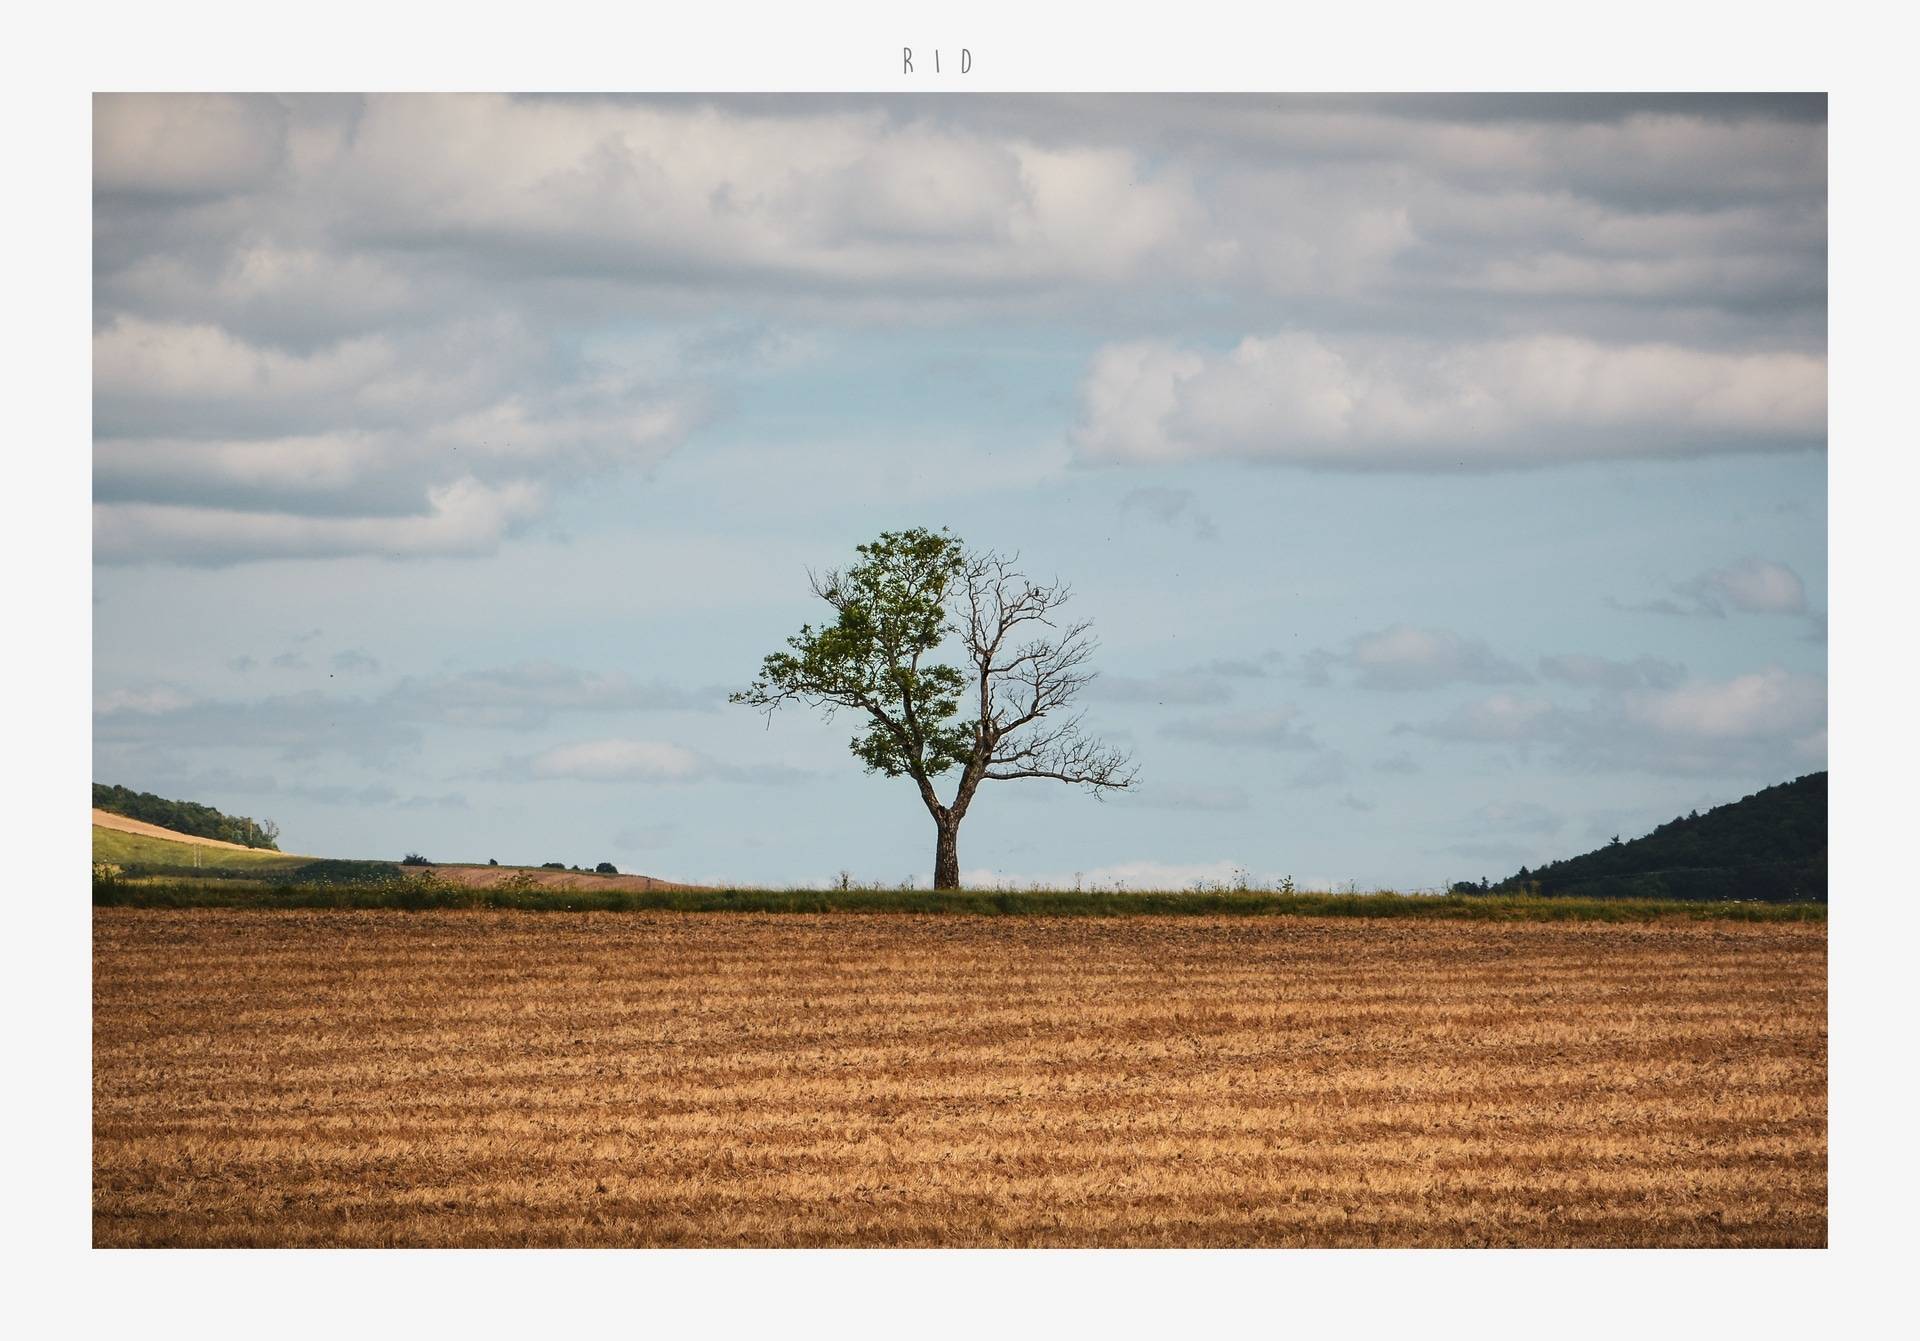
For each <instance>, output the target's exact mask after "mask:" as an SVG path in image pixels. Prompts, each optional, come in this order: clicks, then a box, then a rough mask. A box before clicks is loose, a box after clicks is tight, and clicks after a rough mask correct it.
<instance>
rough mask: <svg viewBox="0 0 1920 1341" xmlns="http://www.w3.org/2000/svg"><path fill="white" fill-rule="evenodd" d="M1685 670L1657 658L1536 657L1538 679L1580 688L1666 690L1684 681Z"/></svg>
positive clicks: (1673, 662)
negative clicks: (1556, 681)
mask: <svg viewBox="0 0 1920 1341" xmlns="http://www.w3.org/2000/svg"><path fill="white" fill-rule="evenodd" d="M1686 674H1687V668H1686V667H1685V666H1682V665H1681V664H1680V663H1679V662H1677V661H1664V660H1662V659H1660V658H1659V657H1646V656H1643V657H1637V658H1635V659H1634V660H1632V661H1614V660H1611V659H1609V658H1607V657H1601V656H1592V655H1590V654H1587V653H1581V652H1566V653H1561V654H1559V655H1555V656H1544V657H1541V658H1540V676H1541V678H1542V679H1545V680H1558V681H1559V682H1561V683H1562V684H1570V685H1578V686H1579V687H1581V688H1583V689H1637V688H1641V687H1643V686H1644V687H1646V688H1649V689H1670V688H1672V687H1673V686H1675V685H1677V684H1679V683H1680V682H1681V681H1682V680H1684V679H1685V678H1686Z"/></svg>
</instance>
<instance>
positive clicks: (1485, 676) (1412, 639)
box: [1301, 624, 1533, 690]
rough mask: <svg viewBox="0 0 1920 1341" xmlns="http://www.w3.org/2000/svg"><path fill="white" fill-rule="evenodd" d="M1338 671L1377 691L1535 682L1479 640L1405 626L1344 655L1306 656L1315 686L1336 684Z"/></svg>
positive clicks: (1305, 668)
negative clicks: (1332, 674) (1333, 681)
mask: <svg viewBox="0 0 1920 1341" xmlns="http://www.w3.org/2000/svg"><path fill="white" fill-rule="evenodd" d="M1335 669H1337V670H1340V671H1342V672H1343V673H1344V674H1345V676H1346V677H1347V678H1349V679H1350V680H1351V682H1352V683H1353V684H1354V685H1355V686H1356V687H1357V688H1360V689H1378V690H1414V689H1438V688H1440V687H1442V686H1444V685H1450V684H1512V683H1516V682H1523V681H1526V680H1530V679H1532V678H1533V677H1532V676H1530V675H1529V674H1528V673H1527V671H1526V670H1525V668H1524V667H1521V666H1519V665H1517V664H1515V663H1514V662H1511V661H1508V660H1507V659H1506V658H1504V657H1501V656H1499V655H1497V654H1496V653H1495V652H1494V651H1493V649H1492V648H1490V647H1488V646H1487V644H1486V643H1485V642H1484V641H1482V640H1480V639H1478V638H1468V637H1465V636H1464V635H1462V634H1458V633H1453V632H1450V631H1448V630H1446V629H1417V628H1410V627H1408V626H1407V625H1404V624H1396V625H1394V626H1392V627H1391V628H1384V629H1376V630H1374V631H1373V632H1371V633H1363V634H1360V635H1358V636H1357V637H1355V638H1352V639H1350V640H1349V641H1348V643H1347V645H1346V647H1345V648H1344V649H1342V650H1340V651H1337V652H1334V651H1327V650H1325V649H1322V650H1320V651H1316V652H1310V653H1308V654H1307V655H1306V656H1305V657H1304V658H1302V662H1301V671H1302V674H1303V676H1304V677H1305V679H1306V680H1307V682H1308V683H1310V684H1317V685H1326V684H1330V683H1332V676H1331V675H1330V673H1329V672H1330V671H1332V670H1335Z"/></svg>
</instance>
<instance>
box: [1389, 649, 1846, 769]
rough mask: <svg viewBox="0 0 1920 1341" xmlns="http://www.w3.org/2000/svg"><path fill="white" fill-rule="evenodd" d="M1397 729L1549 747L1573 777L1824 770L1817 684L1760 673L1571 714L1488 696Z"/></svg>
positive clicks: (1623, 695)
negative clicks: (1588, 772) (1577, 772)
mask: <svg viewBox="0 0 1920 1341" xmlns="http://www.w3.org/2000/svg"><path fill="white" fill-rule="evenodd" d="M1400 729H1401V730H1413V731H1417V732H1418V733H1420V734H1422V735H1427V736H1431V737H1434V738H1436V739H1441V740H1458V741H1477V742H1481V743H1485V744H1497V745H1516V746H1521V747H1528V746H1533V745H1544V746H1550V747H1552V748H1553V749H1554V750H1555V751H1556V757H1557V758H1558V760H1559V761H1560V762H1561V763H1562V764H1564V765H1566V766H1569V767H1572V768H1576V769H1583V770H1584V769H1603V770H1626V771H1644V772H1651V773H1666V774H1717V775H1727V776H1734V775H1739V776H1749V777H1776V778H1783V777H1789V776H1794V775H1797V774H1799V773H1803V772H1806V771H1808V770H1809V769H1817V768H1824V767H1825V766H1826V757H1827V682H1826V679H1825V677H1824V676H1818V675H1808V674H1802V673H1796V672H1792V671H1788V670H1785V669H1783V668H1781V667H1778V666H1770V667H1767V668H1766V669H1764V670H1760V671H1755V672H1752V673H1750V674H1746V675H1738V676H1734V677H1732V678H1731V679H1726V680H1692V681H1688V682H1686V683H1683V684H1680V685H1676V686H1671V687H1666V688H1636V689H1630V690H1626V691H1624V692H1610V693H1604V694H1602V695H1600V696H1599V697H1596V698H1595V699H1593V700H1592V701H1591V702H1589V703H1588V704H1587V705H1586V706H1584V707H1580V708H1570V707H1565V706H1562V705H1559V704H1556V703H1554V702H1552V701H1551V700H1548V699H1544V698H1523V697H1518V696H1515V695H1511V694H1495V695H1492V696H1491V697H1488V698H1486V699H1482V700H1480V701H1478V702H1475V703H1469V704H1465V705H1462V706H1461V707H1459V708H1456V709H1455V710H1454V711H1453V712H1452V713H1450V714H1449V715H1447V716H1445V717H1443V718H1440V719H1438V720H1436V721H1430V722H1427V723H1424V724H1421V725H1419V726H1414V727H1402V728H1400Z"/></svg>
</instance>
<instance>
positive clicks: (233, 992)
mask: <svg viewBox="0 0 1920 1341" xmlns="http://www.w3.org/2000/svg"><path fill="white" fill-rule="evenodd" d="M1826 966H1827V936H1826V927H1825V926H1824V925H1823V924H1819V923H1795V924H1781V923H1771V924H1767V923H1762V924H1746V923H1712V922H1704V923H1696V922H1658V923H1649V924H1641V925H1606V924H1594V923H1584V924H1571V923H1514V924H1488V923H1469V922H1411V921H1405V922H1403V921H1373V920H1365V919H1307V918H1287V917H1280V918H1221V919H1208V918H1164V919H1162V918H1131V919H1097V918H1014V917H995V918H970V917H906V916H897V915H895V916H862V915H856V914H826V915H805V916H803V915H771V916H769V915H755V914H675V913H576V914H569V915H567V916H556V915H553V914H550V913H518V912H497V911H490V912H414V913H403V912H385V911H380V912H333V911H328V912H317V911H316V912H290V911H283V912H235V911H220V910H191V911H172V910H167V911H162V910H139V909H96V910H95V913H94V953H93V967H94V1013H93V1031H94V1032H93V1036H94V1053H93V1056H94V1077H93V1238H94V1242H95V1244H96V1245H99V1246H122V1245H125V1246H139V1245H148V1246H157V1245H186V1246H265V1245H312V1246H379V1245H448V1246H481V1245H494V1246H512V1245H552V1246H583V1245H597V1246H645V1245H674V1246H741V1245H765V1246H797V1245H816V1246H819V1245H843V1246H850V1245H868V1246H881V1245H887V1246H960V1245H971V1246H1049V1245H1053V1246H1068V1245H1078V1246H1121V1245H1135V1246H1187V1247H1200V1246H1299V1245H1319V1246H1361V1245H1402V1246H1414V1245H1430V1246H1468V1245H1512V1246H1594V1247H1598V1246H1609V1247H1623V1246H1639V1247H1654V1246H1668V1247H1681V1246H1702V1247H1704V1246H1713V1247H1733V1246H1776V1247H1785V1246H1800V1247H1811V1246H1820V1245H1824V1244H1825V1243H1826V1241H1827V1021H1826Z"/></svg>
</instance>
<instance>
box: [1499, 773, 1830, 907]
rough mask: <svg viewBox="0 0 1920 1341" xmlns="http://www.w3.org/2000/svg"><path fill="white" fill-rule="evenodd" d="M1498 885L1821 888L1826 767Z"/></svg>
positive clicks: (1638, 891) (1578, 889)
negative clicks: (1648, 832)
mask: <svg viewBox="0 0 1920 1341" xmlns="http://www.w3.org/2000/svg"><path fill="white" fill-rule="evenodd" d="M1495 888H1497V889H1501V890H1506V891H1524V890H1533V891H1534V892H1537V893H1540V894H1545V895H1563V896H1570V897H1576V898H1590V899H1591V898H1638V899H1721V900H1724V899H1764V900H1766V901H1768V902H1774V903H1779V902H1786V901H1789V900H1795V899H1813V900H1817V901H1819V902H1822V903H1824V902H1825V901H1826V898H1827V775H1826V774H1825V773H1809V774H1807V775H1806V776H1805V777H1801V778H1795V779H1794V780H1793V781H1792V782H1783V783H1781V784H1780V785H1779V786H1777V787H1768V788H1766V789H1765V790H1763V791H1758V792H1755V793H1754V794H1753V795H1751V796H1748V797H1744V798H1742V799H1741V800H1738V801H1734V802H1732V803H1730V804H1728V805H1723V806H1716V807H1714V808H1713V809H1712V810H1709V811H1708V812H1707V813H1706V814H1704V815H1702V814H1700V813H1698V812H1697V811H1696V812H1695V813H1693V814H1691V815H1682V816H1680V817H1679V818H1677V819H1673V820H1670V821H1668V822H1667V823H1665V824H1662V825H1661V826H1660V827H1659V828H1657V829H1655V830H1654V831H1653V832H1652V833H1650V834H1647V835H1646V836H1645V837H1643V838H1635V839H1633V840H1632V841H1631V842H1621V841H1620V840H1619V839H1617V838H1616V839H1615V840H1614V841H1613V842H1611V843H1609V844H1608V845H1607V846H1605V847H1603V848H1599V849H1597V850H1596V851H1593V852H1588V853H1586V854H1585V855H1583V856H1578V857H1569V858H1567V859H1566V860H1565V861H1556V862H1553V863H1550V864H1549V865H1546V866H1542V867H1540V868H1539V869H1538V870H1533V871H1529V870H1527V869H1526V868H1525V867H1522V868H1521V869H1520V871H1519V873H1518V874H1516V875H1514V876H1511V877H1510V878H1508V879H1506V880H1503V881H1501V882H1500V884H1499V885H1497V886H1495Z"/></svg>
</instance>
